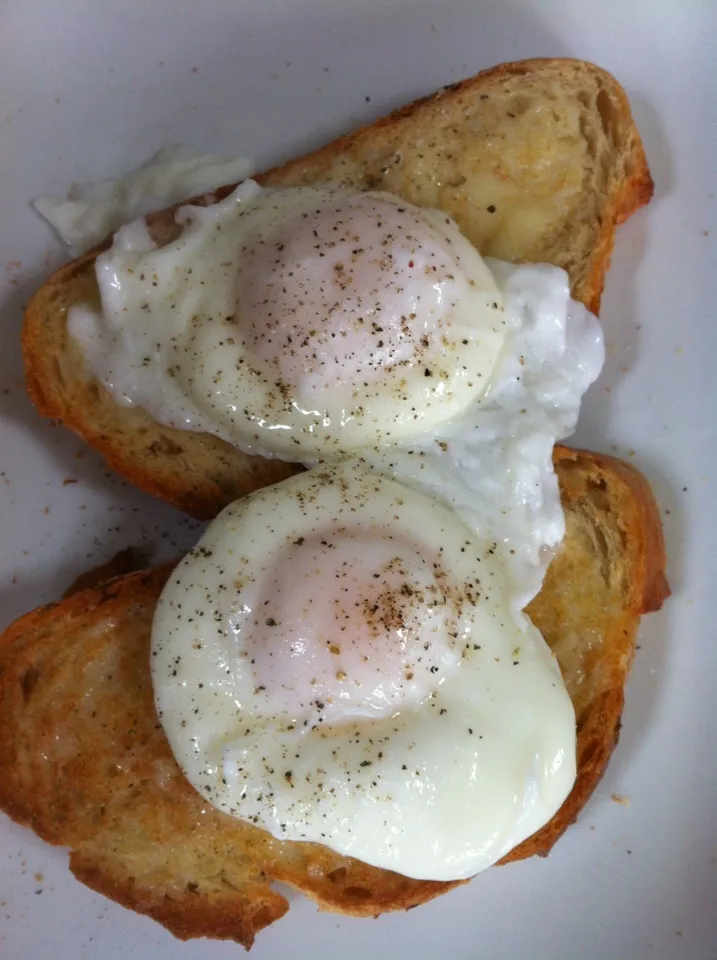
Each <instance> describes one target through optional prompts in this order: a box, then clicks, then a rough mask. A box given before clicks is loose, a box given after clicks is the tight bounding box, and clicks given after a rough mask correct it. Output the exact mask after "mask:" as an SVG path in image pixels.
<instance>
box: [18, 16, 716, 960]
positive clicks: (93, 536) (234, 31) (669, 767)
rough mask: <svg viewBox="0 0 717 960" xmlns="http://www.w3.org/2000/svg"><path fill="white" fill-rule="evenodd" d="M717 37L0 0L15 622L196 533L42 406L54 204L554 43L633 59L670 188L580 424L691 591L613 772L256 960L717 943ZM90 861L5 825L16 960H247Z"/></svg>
mask: <svg viewBox="0 0 717 960" xmlns="http://www.w3.org/2000/svg"><path fill="white" fill-rule="evenodd" d="M716 41H717V4H715V3H714V2H709V0H705V2H702V3H700V2H688V0H683V2H668V0H662V2H657V0H633V2H617V0H604V2H602V3H598V2H596V3H594V4H593V3H587V2H585V3H575V2H574V0H554V2H553V0H551V2H545V3H541V4H537V3H536V4H530V3H522V2H516V0H512V2H511V0H503V2H499V3H491V2H480V0H413V2H409V0H361V2H359V0H356V2H353V3H350V2H346V0H344V2H339V0H304V2H299V0H243V2H242V0H204V2H202V3H194V2H190V0H164V2H163V3H159V2H158V0H144V2H142V0H121V2H118V3H109V2H106V0H64V2H62V3H60V2H57V0H46V2H43V0H35V2H34V3H29V2H24V0H4V2H3V3H2V4H1V5H0V308H1V309H0V323H1V324H2V327H1V330H2V340H1V342H2V350H1V351H0V473H1V475H0V481H1V482H0V544H2V556H1V557H0V600H1V601H2V602H1V605H0V621H1V623H0V625H4V624H5V623H7V622H9V621H10V620H11V619H12V618H13V617H15V616H17V615H19V614H21V613H23V612H25V611H26V610H28V609H29V608H30V607H32V606H34V605H36V604H38V603H40V602H43V601H48V600H50V599H53V598H55V597H57V596H58V595H59V593H60V592H61V591H62V590H63V589H64V588H65V587H66V586H67V585H68V583H70V582H71V581H72V579H73V578H74V577H75V576H76V575H77V574H78V573H79V572H81V571H82V570H84V569H86V568H87V567H89V566H91V565H93V564H95V563H97V562H100V561H102V560H104V559H107V558H108V557H110V556H111V555H112V554H113V553H115V552H116V551H117V550H118V549H119V548H120V547H121V546H125V545H127V544H136V543H139V542H142V543H145V544H149V545H150V546H151V548H152V549H153V550H154V552H155V556H157V557H159V556H166V555H170V554H172V553H174V552H176V551H177V550H178V549H182V548H183V547H185V546H186V545H188V544H189V543H190V542H191V540H192V538H193V537H194V536H195V532H196V529H197V527H196V525H194V524H192V523H191V522H189V521H187V520H186V519H184V518H182V517H181V516H180V515H179V514H177V513H176V512H174V511H172V510H171V509H169V508H167V507H163V506H160V505H158V504H156V503H155V502H154V501H152V500H151V499H150V498H148V497H146V496H143V495H142V494H140V493H138V492H136V491H134V490H132V489H129V488H128V487H127V486H126V485H125V484H123V483H122V482H120V481H119V480H117V479H116V478H114V477H113V476H111V475H110V474H108V473H107V471H106V470H105V468H104V466H103V464H102V463H101V462H100V460H99V458H98V457H97V456H95V455H94V454H93V453H92V452H90V451H88V450H86V449H85V448H84V446H83V445H82V443H81V442H80V441H78V440H75V439H74V438H73V437H72V436H70V435H69V434H68V433H66V432H65V431H64V430H62V429H60V428H56V427H52V426H50V425H48V424H46V423H43V422H41V421H40V419H39V417H38V416H37V415H36V414H35V413H34V411H33V409H32V407H31V406H30V403H29V401H28V400H27V398H26V396H25V394H24V391H23V386H22V378H21V367H20V349H19V336H18V334H19V329H20V315H21V307H22V305H23V304H24V303H25V302H26V301H27V299H28V297H29V295H30V294H31V293H32V291H33V289H34V288H35V287H36V286H37V285H38V283H39V282H40V281H41V280H42V279H43V278H44V276H45V275H46V274H47V273H48V272H49V270H50V268H51V267H52V266H54V265H56V264H58V263H59V262H60V261H61V260H62V257H63V253H62V250H61V249H60V247H59V244H58V243H57V242H56V241H55V240H54V238H53V237H52V235H51V234H50V232H49V230H48V229H47V227H46V226H45V225H44V224H43V223H42V222H40V221H39V219H37V218H36V217H35V216H34V215H33V214H32V212H31V211H30V209H29V207H28V203H27V201H28V199H29V198H30V197H32V196H35V195H37V194H39V193H48V192H50V193H51V192H57V191H61V190H63V189H64V188H66V187H67V186H68V185H69V183H70V182H71V181H72V180H82V179H97V178H99V177H103V176H108V175H112V174H115V173H119V172H121V171H124V170H126V169H128V168H129V167H131V166H134V165H136V164H137V163H139V162H140V161H142V160H144V159H145V158H146V157H148V156H149V155H150V154H151V153H152V152H153V151H154V150H156V149H157V148H158V147H159V146H161V145H162V144H164V143H166V142H171V141H181V142H183V143H185V144H187V145H188V146H193V147H198V148H205V149H208V150H213V151H218V152H219V151H227V152H231V151H238V152H244V153H250V154H253V155H255V156H256V157H257V159H258V161H259V164H260V166H263V165H265V164H268V163H271V162H274V161H277V160H279V159H281V158H282V157H286V156H289V155H291V154H292V153H297V152H303V151H304V150H305V149H306V148H308V147H310V146H312V145H317V144H319V143H320V142H321V141H325V140H327V139H330V138H331V137H332V136H334V135H335V134H337V133H339V132H340V131H344V130H347V129H350V128H351V127H353V126H355V125H356V124H357V123H358V122H360V121H365V120H369V119H371V118H373V117H376V116H379V115H380V114H381V113H383V112H385V111H386V110H388V109H389V108H391V107H394V106H397V105H399V104H402V103H404V102H406V101H408V100H410V99H413V98H414V97H416V96H418V95H419V94H423V93H427V92H429V91H432V90H433V89H435V88H436V87H438V86H440V85H441V84H445V83H449V82H451V81H454V80H457V79H459V78H461V77H464V76H467V75H469V74H471V73H473V72H475V71H476V70H478V69H480V68H482V67H487V66H490V65H492V64H494V63H496V62H499V61H501V60H510V59H517V58H521V57H527V56H544V55H570V56H577V57H583V58H586V59H591V60H594V61H596V62H597V63H600V64H601V65H603V66H605V67H607V68H608V69H610V70H612V71H613V72H614V73H615V75H616V76H617V77H618V78H619V79H620V81H621V82H622V83H623V85H624V86H625V88H626V89H627V91H628V94H629V95H630V98H631V101H632V104H633V107H634V113H635V117H636V119H637V122H638V125H639V127H640V130H641V132H642V134H643V136H644V140H645V144H646V147H647V152H648V157H649V160H650V164H651V167H652V171H653V174H654V178H655V181H656V184H657V189H656V195H655V199H654V201H653V203H652V204H651V205H650V207H649V209H647V210H645V211H643V212H641V213H640V214H638V215H637V216H636V217H635V218H634V219H633V220H631V221H630V222H629V223H628V224H627V225H626V226H625V227H624V228H622V229H621V230H620V233H619V237H618V241H617V245H616V249H615V254H614V263H613V267H612V270H611V272H610V275H609V278H608V285H607V290H606V294H605V297H604V301H603V322H604V325H605V330H606V337H607V343H608V348H609V352H608V361H607V366H606V369H605V373H604V375H603V377H602V379H601V380H600V382H599V383H598V385H596V387H594V388H593V389H592V390H591V392H590V395H589V398H588V401H587V402H586V404H585V413H584V417H583V420H582V423H581V426H580V430H579V436H578V440H579V442H580V443H583V444H586V445H590V446H593V447H596V448H599V449H604V450H606V451H617V452H619V453H621V454H623V455H625V456H628V457H630V458H632V459H633V460H634V462H635V463H637V464H638V465H639V466H640V467H641V468H642V469H644V470H645V472H646V473H647V475H648V476H649V478H650V480H651V481H652V482H653V484H654V488H655V491H656V494H657V497H658V499H659V502H660V505H661V508H662V511H663V515H664V522H665V530H666V534H667V539H668V545H669V554H670V568H669V572H670V577H671V582H672V586H673V590H674V596H673V597H672V599H671V600H670V601H669V603H668V604H667V606H666V608H665V610H664V611H663V613H661V614H659V615H656V616H652V617H650V618H648V619H647V620H646V621H645V622H644V626H643V628H642V630H641V638H640V649H639V651H638V654H637V657H636V661H635V665H634V668H633V672H632V676H631V678H630V682H629V684H628V689H627V709H626V711H625V716H624V726H623V732H622V736H621V741H620V745H619V748H618V750H617V753H616V755H615V757H614V759H613V761H612V763H611V765H610V768H609V770H608V773H607V775H606V777H605V779H604V780H603V782H602V784H601V785H600V787H599V789H598V790H597V792H596V794H595V796H594V797H593V799H592V800H591V801H590V803H589V804H588V806H587V808H586V809H585V811H584V812H583V814H582V816H581V818H580V821H579V823H578V824H577V825H576V826H575V827H573V828H572V829H571V830H570V831H569V832H568V834H567V835H566V837H565V838H564V839H563V840H562V841H561V842H560V843H559V844H558V846H557V847H556V849H555V850H554V852H553V853H552V854H551V856H550V857H549V858H548V859H547V860H545V861H531V862H527V863H522V864H519V865H516V866H511V867H507V868H502V869H495V870H491V871H489V872H488V873H486V874H485V875H483V876H481V877H479V878H478V879H477V880H475V881H474V882H473V883H472V884H470V885H469V886H466V887H463V888H461V889H460V890H458V891H456V892H454V893H452V894H451V895H449V896H446V897H444V898H442V899H440V900H438V901H435V902H434V903H432V904H429V905H427V906H425V907H423V908H421V909H420V910H416V911H412V912H410V913H408V914H405V915H395V916H389V917H384V918H382V919H380V920H378V921H375V922H372V921H368V920H340V919H338V918H336V917H333V916H331V915H325V914H319V913H317V911H316V909H315V908H314V907H313V906H312V905H310V904H309V903H307V902H306V901H304V900H302V899H301V898H299V897H296V898H292V909H291V911H290V914H289V916H288V917H287V918H285V919H284V920H282V921H281V922H280V923H278V924H277V925H276V926H275V927H273V928H271V929H269V930H268V931H266V932H265V933H263V934H261V935H260V937H259V939H258V942H257V945H256V947H255V949H254V952H253V956H254V957H256V958H257V960H269V958H279V957H289V956H291V957H293V958H299V960H301V958H304V957H306V958H309V957H310V958H312V960H323V958H328V957H335V956H339V955H340V956H342V957H343V958H345V960H354V958H356V960H358V958H362V960H363V958H365V957H366V956H371V955H373V956H385V957H396V958H400V960H434V958H439V957H451V958H455V960H469V958H470V960H474V958H475V960H478V958H484V960H496V958H509V960H524V958H525V960H527V958H530V960H563V958H565V960H569V958H570V960H571V958H575V957H581V958H583V960H602V958H617V957H621V958H622V957H625V958H627V957H630V958H633V957H636V958H650V960H653V958H654V960H657V958H664V960H674V958H685V960H688V958H689V960H714V958H715V957H717V762H716V761H715V751H714V731H715V725H716V724H715V721H716V720H717V716H716V714H715V702H716V699H717V698H715V682H716V681H717V659H716V655H717V645H716V644H715V612H716V611H715V599H714V598H715V595H716V593H717V590H716V589H715V579H716V577H717V566H716V561H715V554H714V551H713V549H712V547H713V535H714V532H715V528H716V524H715V520H716V510H715V502H716V501H717V489H716V487H715V479H716V471H717V451H716V445H715V432H716V426H715V424H716V423H717V419H716V416H715V415H716V414H717V410H716V404H715V397H714V383H715V374H714V365H715V359H716V358H717V334H716V331H717V323H716V321H717V318H716V317H715V313H714V310H715V307H714V303H715V296H714V288H713V286H712V284H713V283H714V282H715V281H714V277H715V273H716V272H717V271H716V267H717V250H716V249H715V236H716V231H715V228H716V227H717V223H716V220H717V217H716V216H715V210H716V202H715V189H716V188H715V183H714V181H715V174H714V169H715V168H714V160H715V145H716V143H717V140H716V139H715V138H716V132H717V131H716V121H717V107H716V104H717V97H716V96H715V92H716V91H717V69H716V68H715V58H714V48H715V43H716ZM68 479H72V480H74V481H76V482H74V483H66V482H65V481H66V480H68ZM1 735H2V731H0V736H1ZM615 796H620V797H626V798H629V805H625V804H620V803H617V802H615ZM66 864H67V857H66V853H65V852H63V851H61V850H56V849H51V848H49V847H47V846H45V845H44V844H43V843H41V842H40V841H39V840H38V839H36V838H35V837H34V836H33V835H32V834H31V833H29V832H27V831H25V830H22V829H20V828H19V827H16V826H14V825H13V824H11V823H10V822H9V821H7V820H6V819H4V818H1V817H0V956H2V957H3V958H4V960H25V958H35V957H51V958H58V960H85V958H91V957H100V958H103V960H120V958H121V960H127V958H130V957H137V958H145V957H147V958H150V957H151V958H157V960H169V958H177V960H220V958H229V957H236V956H239V955H240V948H238V947H236V946H235V945H232V944H222V943H213V942H209V941H197V942H191V943H186V944H183V943H180V942H178V941H176V940H174V939H173V938H172V937H171V936H170V935H169V934H168V933H166V932H165V931H164V930H163V929H161V928H160V927H159V926H157V925H156V924H154V923H153V922H152V921H150V920H148V919H146V918H143V917H139V916H136V915H134V914H132V913H129V912H127V911H125V910H123V909H122V908H120V907H118V906H116V905H115V904H113V903H111V902H109V901H107V900H105V899H103V898H102V897H99V896H96V895H95V894H93V893H91V892H90V891H89V890H88V889H87V888H85V887H83V886H81V885H80V884H78V883H77V882H76V881H75V880H74V879H73V878H72V877H71V875H70V874H69V872H68V870H67V865H66Z"/></svg>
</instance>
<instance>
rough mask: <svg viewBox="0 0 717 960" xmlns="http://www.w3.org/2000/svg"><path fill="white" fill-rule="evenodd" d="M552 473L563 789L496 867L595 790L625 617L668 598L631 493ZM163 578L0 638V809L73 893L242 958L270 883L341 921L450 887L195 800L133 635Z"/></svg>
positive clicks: (265, 915) (543, 844)
mask: <svg viewBox="0 0 717 960" xmlns="http://www.w3.org/2000/svg"><path fill="white" fill-rule="evenodd" d="M556 468H557V472H558V477H559V479H560V484H561V490H562V500H563V506H564V508H565V511H566V518H567V535H566V539H565V542H564V544H563V547H562V548H561V550H560V551H559V553H558V554H557V556H556V557H555V559H554V560H553V562H552V565H551V567H550V569H549V571H548V575H547V578H546V580H545V584H544V586H543V589H542V591H541V593H540V595H539V596H538V597H537V599H536V600H535V601H534V602H533V604H532V605H531V607H530V614H531V616H532V617H533V619H534V621H535V623H536V624H537V625H538V627H539V628H540V629H541V630H542V632H543V635H544V636H545V638H546V640H547V641H548V643H549V644H550V646H551V647H552V649H553V650H554V651H555V653H556V655H557V657H558V660H559V662H560V666H561V668H562V671H563V675H564V677H565V680H566V683H567V686H568V690H569V692H570V695H571V697H572V699H573V702H574V704H575V709H576V715H577V722H578V777H577V781H576V783H575V786H574V788H573V790H572V793H571V794H570V796H569V797H568V799H567V800H566V802H565V804H564V805H563V807H562V808H561V809H560V811H559V812H558V813H557V814H556V816H555V817H554V818H553V819H552V820H551V821H550V822H549V823H548V824H547V825H546V826H545V827H543V828H542V829H541V830H540V831H539V832H538V833H536V834H534V835H533V836H532V837H530V838H529V839H528V840H526V841H525V842H524V843H522V844H521V845H520V846H519V847H517V848H516V849H515V850H513V852H512V853H510V854H509V855H508V857H506V858H505V859H506V861H510V860H519V859H521V858H524V857H528V856H531V855H533V854H543V855H544V854H547V853H548V851H549V850H550V849H551V847H552V846H553V844H554V843H555V841H556V840H557V839H558V838H559V837H560V835H561V834H562V833H563V831H564V830H565V829H566V828H567V827H568V826H569V825H570V824H571V823H572V822H573V821H574V820H575V818H576V816H577V815H578V813H579V812H580V810H581V809H582V807H583V805H584V804H585V802H586V800H587V799H588V797H589V796H590V794H591V793H592V791H593V790H594V789H595V786H596V785H597V783H598V781H599V780H600V777H601V776H602V774H603V771H604V770H605V766H606V764H607V762H608V759H609V757H610V754H611V752H612V749H613V747H614V746H615V743H616V741H617V735H618V730H619V723H620V713H621V711H622V704H623V688H624V684H625V679H626V676H627V672H628V669H629V667H630V663H631V660H632V656H633V652H634V648H635V647H634V644H635V633H636V630H637V626H638V622H639V618H640V615H641V614H643V613H647V612H648V611H650V610H656V609H658V608H659V607H660V605H661V603H662V601H663V599H664V598H665V597H666V596H667V595H668V593H669V590H668V587H667V583H666V581H665V577H664V563H665V553H664V546H663V542H662V530H661V527H660V520H659V515H658V512H657V508H656V505H655V503H654V501H653V499H652V494H651V493H650V489H649V487H648V485H647V483H646V481H645V480H644V479H643V478H642V476H641V475H640V474H639V473H638V472H637V471H636V470H634V469H633V468H632V467H629V466H628V465H626V464H624V463H621V462H620V461H617V460H614V459H612V458H610V457H602V456H599V455H596V454H589V453H577V452H575V451H569V450H566V449H564V448H558V449H557V450H556ZM171 570H172V568H171V566H167V567H162V568H158V569H155V570H150V571H146V572H142V573H134V574H129V575H127V576H123V577H119V578H117V579H115V580H112V581H109V582H108V583H105V584H104V585H100V586H98V587H95V588H91V589H88V590H84V591H82V592H80V593H76V594H74V595H73V596H71V597H69V598H68V599H65V600H63V601H61V602H60V603H58V604H56V605H54V606H48V607H42V608H40V609H39V610H36V611H35V612H33V613H30V614H27V615H26V616H25V617H22V618H21V619H20V620H18V621H17V622H16V623H14V624H13V625H12V626H10V627H9V628H8V629H7V631H6V633H5V634H4V636H3V637H2V638H0V729H2V731H3V736H2V737H1V738H0V808H2V809H4V810H5V811H6V812H7V813H8V814H9V815H10V816H11V817H12V818H13V819H15V820H16V821H18V822H19V823H22V824H25V825H27V826H30V827H32V828H33V829H34V830H35V831H36V832H37V833H38V834H39V835H40V836H41V837H43V838H44V839H45V840H47V841H49V842H50V843H54V844H60V845H62V846H66V847H69V848H70V868H71V870H72V872H73V873H74V874H75V876H76V877H77V878H78V879H80V880H82V881H83V882H84V883H86V884H87V885H88V886H90V887H92V888H93V889H95V890H98V891H100V892H101V893H103V894H105V895H107V896H108V897H111V898H112V899H114V900H117V901H118V902H119V903H122V904H124V905H125V906H128V907H131V908H132V909H134V910H137V911H139V912H140V913H145V914H148V915H149V916H151V917H154V919H155V920H158V921H159V922H160V923H162V924H164V925H165V926H166V927H168V928H169V929H170V930H171V931H172V932H173V933H174V934H176V935H177V936H178V937H181V938H189V937H199V936H208V937H220V938H228V939H234V940H237V941H239V942H240V943H242V944H244V945H245V946H246V947H249V946H250V945H251V943H252V941H253V939H254V935H255V934H256V933H257V932H258V931H259V930H261V928H262V927H264V926H266V925H267V924H269V923H271V922H273V921H274V920H276V919H278V918H279V917H281V916H282V915H283V914H284V913H285V912H286V910H287V909H288V903H287V902H286V900H285V899H284V898H283V897H282V896H281V895H279V894H278V893H276V892H275V891H273V890H272V888H271V881H272V880H281V881H284V882H285V883H288V884H290V885H292V886H294V887H296V888H298V889H300V890H303V891H304V892H305V893H306V894H307V895H308V896H310V897H312V898H313V899H314V900H316V902H317V903H318V904H319V905H320V906H321V907H323V908H325V909H329V910H334V911H337V912H341V913H346V914H352V915H355V916H375V915H377V914H380V913H383V912H385V911H388V910H397V909H403V908H408V907H412V906H415V905H417V904H420V903H423V902H425V901H426V900H430V899H431V898H433V897H435V896H437V895H438V894H440V893H444V892H446V891H447V890H450V889H451V888H452V887H454V886H456V885H457V884H455V883H439V882H430V881H417V880H410V879H407V878H405V877H402V876H400V875H398V874H396V873H390V872H388V871H385V870H380V869H377V868H375V867H370V866H367V865H366V864H363V863H360V862H358V861H356V860H352V859H350V858H348V857H344V856H341V855H339V854H336V853H333V852H331V851H330V850H328V849H327V848H326V847H322V846H319V845H316V844H311V843H295V842H289V841H278V840H274V839H273V838H271V837H270V836H269V835H268V834H267V833H265V832H264V831H263V830H261V829H259V828H258V827H255V826H252V825H251V824H249V823H243V822H242V821H240V820H235V819H233V818H231V817H228V816H227V815H225V814H222V813H220V812H219V811H218V810H215V809H214V808H212V807H209V806H208V805H207V804H206V803H205V802H204V801H203V799H202V797H201V796H200V795H199V794H198V793H197V792H195V790H194V789H193V788H192V787H191V786H190V784H189V782H188V781H187V780H186V779H185V777H184V776H183V774H182V773H181V771H180V769H179V767H178V766H177V763H176V762H175V760H174V757H173V755H172V753H171V751H170V748H169V745H168V743H167V740H166V738H165V736H164V733H163V731H162V727H161V726H160V724H159V723H158V721H157V717H156V714H155V710H154V704H153V697H152V687H151V680H150V673H149V665H148V661H149V641H150V629H151V621H152V615H153V611H154V606H155V603H156V600H157V598H158V596H159V593H160V591H161V589H162V587H163V585H164V583H165V581H166V580H167V578H168V576H169V575H170V574H171ZM481 882H486V883H487V882H490V881H489V879H488V878H483V880H482V881H481Z"/></svg>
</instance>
